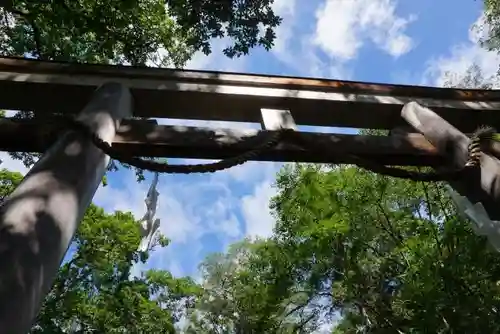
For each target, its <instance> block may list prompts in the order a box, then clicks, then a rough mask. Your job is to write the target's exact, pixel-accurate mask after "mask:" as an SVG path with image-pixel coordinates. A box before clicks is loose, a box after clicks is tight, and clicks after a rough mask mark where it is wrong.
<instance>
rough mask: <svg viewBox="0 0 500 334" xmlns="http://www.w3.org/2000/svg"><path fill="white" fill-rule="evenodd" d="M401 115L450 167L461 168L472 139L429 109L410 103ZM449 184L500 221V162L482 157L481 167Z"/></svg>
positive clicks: (489, 157)
mask: <svg viewBox="0 0 500 334" xmlns="http://www.w3.org/2000/svg"><path fill="white" fill-rule="evenodd" d="M401 115H402V116H403V118H404V119H405V120H406V121H407V122H408V123H409V124H411V125H412V126H413V127H414V128H415V129H416V130H417V131H419V132H420V133H422V134H423V135H424V136H425V138H427V139H428V140H429V142H431V143H432V144H433V145H434V146H435V147H436V149H437V150H438V151H439V152H440V153H441V154H443V155H444V156H445V157H446V158H447V159H446V161H448V167H455V168H460V167H462V166H463V165H464V164H465V162H466V160H467V156H468V145H469V142H470V139H469V138H468V137H467V136H466V135H465V134H463V133H462V132H460V131H459V130H457V129H456V128H455V127H453V126H452V125H451V124H449V123H448V122H446V121H445V120H444V119H443V118H441V117H440V116H439V115H437V114H436V113H435V112H433V111H432V110H431V109H429V108H425V107H423V106H420V105H419V104H418V103H415V102H413V103H409V104H407V105H405V107H404V108H403V110H402V112H401ZM450 185H451V186H452V187H453V188H454V189H455V190H457V192H459V193H460V194H461V195H462V196H466V197H467V198H468V199H469V201H470V202H471V203H477V202H481V203H482V204H483V206H484V208H485V209H486V211H487V212H488V214H489V216H490V218H491V219H492V220H500V161H499V160H498V159H497V158H495V157H492V156H490V155H488V154H482V157H481V168H480V169H476V170H474V171H471V173H470V174H469V175H467V177H464V178H463V179H461V180H458V181H455V182H450Z"/></svg>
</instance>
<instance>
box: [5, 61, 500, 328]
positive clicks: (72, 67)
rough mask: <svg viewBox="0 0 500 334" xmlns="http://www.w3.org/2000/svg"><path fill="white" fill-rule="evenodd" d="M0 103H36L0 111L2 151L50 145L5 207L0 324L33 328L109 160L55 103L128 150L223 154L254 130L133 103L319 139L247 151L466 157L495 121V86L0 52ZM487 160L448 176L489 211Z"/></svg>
mask: <svg viewBox="0 0 500 334" xmlns="http://www.w3.org/2000/svg"><path fill="white" fill-rule="evenodd" d="M0 109H11V110H25V111H33V112H34V113H35V117H34V118H33V119H28V120H12V119H7V118H5V119H0V150H2V151H24V152H45V154H44V156H43V158H42V159H40V161H38V162H37V163H36V164H35V166H34V167H33V168H32V169H31V170H30V172H29V173H28V174H27V175H26V177H25V179H24V180H23V182H22V183H21V184H20V185H19V187H18V188H17V189H16V190H15V191H14V192H13V193H12V195H11V196H9V198H7V199H6V200H5V201H4V202H3V203H2V206H1V207H0V231H1V233H0V334H2V333H13V334H17V333H19V334H21V333H22V334H24V333H26V332H27V331H28V330H29V328H30V326H31V322H32V321H33V319H34V317H35V316H36V314H37V313H38V310H39V306H40V303H41V301H42V300H43V297H44V296H45V294H46V293H47V292H48V291H49V289H50V286H51V284H52V280H53V277H54V275H55V274H56V272H57V269H58V267H59V264H60V262H61V260H62V258H63V256H64V253H65V252H66V249H67V247H68V246H69V243H70V242H71V238H72V237H73V234H74V232H75V231H76V228H77V226H78V224H79V222H80V220H81V218H82V216H83V214H84V213H85V210H86V208H87V207H88V205H89V204H90V202H91V200H92V197H93V195H94V193H95V191H96V189H97V187H98V186H99V183H100V180H101V178H102V176H103V175H104V173H105V170H106V166H107V164H108V162H109V157H108V156H107V155H106V154H104V153H103V152H102V151H101V150H100V149H98V148H97V147H95V145H93V143H92V142H91V141H90V140H89V138H88V137H85V136H84V135H82V134H81V133H78V132H75V131H68V132H67V133H66V134H64V135H63V136H59V137H54V136H53V134H54V133H60V131H61V130H64V129H62V127H63V124H62V123H58V122H53V121H52V120H51V118H50V117H48V116H50V114H53V113H58V114H78V116H77V120H78V121H79V122H81V123H83V124H86V125H87V126H88V127H90V128H91V129H92V130H93V131H94V133H96V134H97V135H98V136H99V137H100V138H102V139H103V140H104V141H105V142H108V143H112V147H113V148H114V149H115V150H117V151H119V152H125V153H127V154H128V155H131V156H140V157H185V158H207V159H223V158H228V157H232V156H234V155H238V154H241V153H243V152H247V151H249V150H252V148H253V147H254V145H255V144H254V143H250V142H249V141H248V140H247V139H248V138H250V137H253V136H255V135H256V134H258V133H259V131H258V130H250V129H248V130H230V129H210V128H197V127H184V126H166V125H158V124H157V123H156V122H155V121H150V120H147V121H145V120H141V119H132V116H135V117H155V118H177V119H191V120H219V121H234V122H253V123H260V124H261V126H262V132H263V133H266V132H267V133H273V132H275V131H276V130H279V129H280V128H289V129H293V130H295V131H296V132H295V135H296V138H299V139H301V140H304V141H307V142H314V143H317V144H318V146H319V147H325V148H327V149H324V150H323V151H324V152H321V154H318V152H317V150H316V151H314V152H313V151H310V150H308V149H305V148H304V147H301V146H300V145H296V143H294V142H287V141H284V142H280V143H279V144H278V145H277V146H275V147H273V148H272V149H269V150H267V151H264V152H262V154H261V155H258V156H253V157H252V159H254V160H263V161H303V162H318V163H321V162H323V163H355V162H356V160H355V159H354V160H353V156H355V157H361V158H363V159H368V160H375V161H376V162H377V163H379V164H382V165H386V164H387V165H414V166H423V165H425V166H433V167H436V168H439V167H440V166H444V165H448V166H459V165H460V164H461V163H463V159H464V157H465V155H466V150H467V144H468V138H467V137H466V136H465V135H464V133H469V132H472V131H474V130H475V129H476V128H477V127H478V126H480V125H483V124H487V125H490V126H493V127H500V117H498V116H497V115H498V110H499V109H500V95H499V93H498V92H497V91H483V90H464V89H445V88H431V87H414V86H402V85H386V84H371V83H361V82H348V81H335V80H323V79H306V78H292V77H278V76H262V75H249V74H238V73H221V72H207V71H181V70H169V69H157V68H144V67H141V68H139V67H126V66H111V65H84V64H68V63H57V62H42V61H36V60H27V59H16V58H0ZM402 110H403V112H402ZM122 120H123V121H122ZM408 124H409V125H411V127H413V129H415V130H417V131H418V133H412V130H411V128H410V129H409V130H408V128H409V126H408ZM297 125H310V126H311V125H312V126H328V127H350V128H371V129H389V130H391V129H395V128H397V127H401V126H405V125H406V128H407V129H406V131H404V132H400V133H399V134H396V133H394V134H393V135H389V136H360V135H345V134H344V135H341V134H332V133H312V132H303V131H298V130H297ZM228 144H231V145H230V146H228ZM450 148H451V150H450ZM485 159H486V160H485ZM483 160H485V161H486V162H485V166H486V167H485V168H481V169H480V170H479V171H478V173H476V174H475V176H474V178H473V179H471V180H469V181H464V180H462V181H457V182H455V183H452V184H453V186H454V187H455V189H457V190H458V191H459V192H460V193H461V194H463V195H465V196H467V197H468V198H470V199H471V200H472V201H481V202H482V203H483V204H484V205H485V207H486V209H487V210H488V213H490V214H491V215H492V218H494V219H497V218H500V205H498V204H499V203H500V200H499V198H500V197H499V195H498V194H499V190H498V189H500V183H499V182H497V179H498V175H499V171H500V166H499V163H498V160H497V159H496V158H494V157H490V156H486V158H484V159H483ZM13 319H16V320H15V321H12V320H13Z"/></svg>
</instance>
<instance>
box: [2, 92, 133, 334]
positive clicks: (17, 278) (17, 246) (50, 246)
mask: <svg viewBox="0 0 500 334" xmlns="http://www.w3.org/2000/svg"><path fill="white" fill-rule="evenodd" d="M130 116H131V95H130V91H129V90H128V89H127V88H125V87H123V86H122V85H119V84H106V85H104V86H102V87H101V88H100V89H98V90H97V91H96V92H95V94H94V96H93V98H92V99H91V100H90V102H89V103H88V104H87V107H86V108H85V109H84V110H83V111H82V112H81V113H80V114H79V115H78V120H80V121H81V122H84V123H86V124H88V125H89V126H90V127H91V128H92V129H93V131H95V133H97V134H98V135H99V136H100V137H101V138H102V139H103V140H105V141H107V142H111V140H112V139H113V137H114V135H115V129H116V128H117V127H118V126H119V123H120V120H121V119H122V118H127V117H130ZM11 139H12V138H11ZM33 139H34V138H33ZM108 164H109V157H108V156H107V155H105V154H104V153H103V152H102V151H100V150H99V149H98V148H96V147H95V146H94V145H93V144H92V143H91V142H90V141H89V140H88V139H87V138H84V137H82V136H81V135H80V134H78V133H75V132H67V133H66V134H64V135H63V136H62V137H60V139H59V140H58V141H57V142H56V143H55V144H54V145H53V146H51V147H50V149H49V150H48V151H47V152H46V153H45V154H44V156H43V157H42V158H41V159H40V160H39V161H38V162H37V163H36V164H35V165H34V166H33V168H31V170H30V171H29V173H28V174H27V175H26V177H25V178H24V179H23V181H22V182H21V184H20V185H19V186H18V187H17V188H16V189H15V190H14V192H13V193H12V194H11V195H10V196H9V197H8V198H6V199H5V200H4V201H3V202H2V206H0V231H1V233H0V333H1V334H25V333H28V332H29V329H30V328H31V326H32V323H33V321H34V319H35V317H36V315H37V313H38V310H39V309H40V306H41V303H42V302H43V299H44V297H45V295H46V293H47V292H48V291H49V290H50V287H51V286H52V281H53V279H54V277H55V275H56V274H57V271H58V269H59V265H60V263H61V261H62V259H63V257H64V254H65V253H66V250H67V248H68V246H69V244H70V242H71V239H72V238H73V235H74V233H75V231H76V229H77V227H78V224H79V223H80V220H81V219H82V218H83V215H84V213H85V211H86V209H87V207H88V206H89V204H90V202H91V201H92V197H93V196H94V193H95V191H96V190H97V187H98V186H99V184H100V183H101V180H102V177H103V175H104V173H105V171H106V168H107V166H108Z"/></svg>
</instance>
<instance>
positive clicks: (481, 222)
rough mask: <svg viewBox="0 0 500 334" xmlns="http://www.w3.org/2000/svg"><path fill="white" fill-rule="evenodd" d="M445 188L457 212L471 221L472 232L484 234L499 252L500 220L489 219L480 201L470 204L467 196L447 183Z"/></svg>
mask: <svg viewBox="0 0 500 334" xmlns="http://www.w3.org/2000/svg"><path fill="white" fill-rule="evenodd" d="M445 188H446V190H447V191H448V193H449V194H450V197H451V199H452V201H453V202H454V203H455V205H456V206H457V207H458V212H459V213H460V214H461V215H462V217H463V218H465V219H468V220H470V221H471V222H472V224H471V225H472V230H473V231H474V233H476V234H477V235H481V236H486V237H487V238H488V241H489V242H490V243H491V245H492V246H493V247H494V248H495V249H496V250H497V251H499V252H500V222H499V221H497V220H491V219H490V217H489V216H488V213H487V212H486V210H485V209H484V207H483V205H482V204H481V203H480V202H478V203H475V204H472V203H471V202H470V201H469V200H468V199H467V197H465V196H461V195H460V194H459V193H458V192H456V191H455V190H454V189H453V188H452V187H450V186H449V185H447V184H446V185H445Z"/></svg>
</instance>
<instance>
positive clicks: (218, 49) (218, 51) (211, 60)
mask: <svg viewBox="0 0 500 334" xmlns="http://www.w3.org/2000/svg"><path fill="white" fill-rule="evenodd" d="M229 43H230V40H229V39H228V38H222V39H220V38H214V39H212V41H211V42H210V45H211V46H212V53H211V54H209V55H208V56H206V55H205V54H204V53H203V52H201V51H198V52H196V53H195V54H194V56H193V58H192V59H191V60H190V61H188V63H187V64H186V67H185V68H186V69H191V70H211V71H224V72H243V71H244V69H245V67H246V62H247V58H246V57H240V58H233V59H231V58H228V57H226V56H225V55H224V54H223V53H222V50H223V49H224V48H225V47H227V46H228V45H229Z"/></svg>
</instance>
